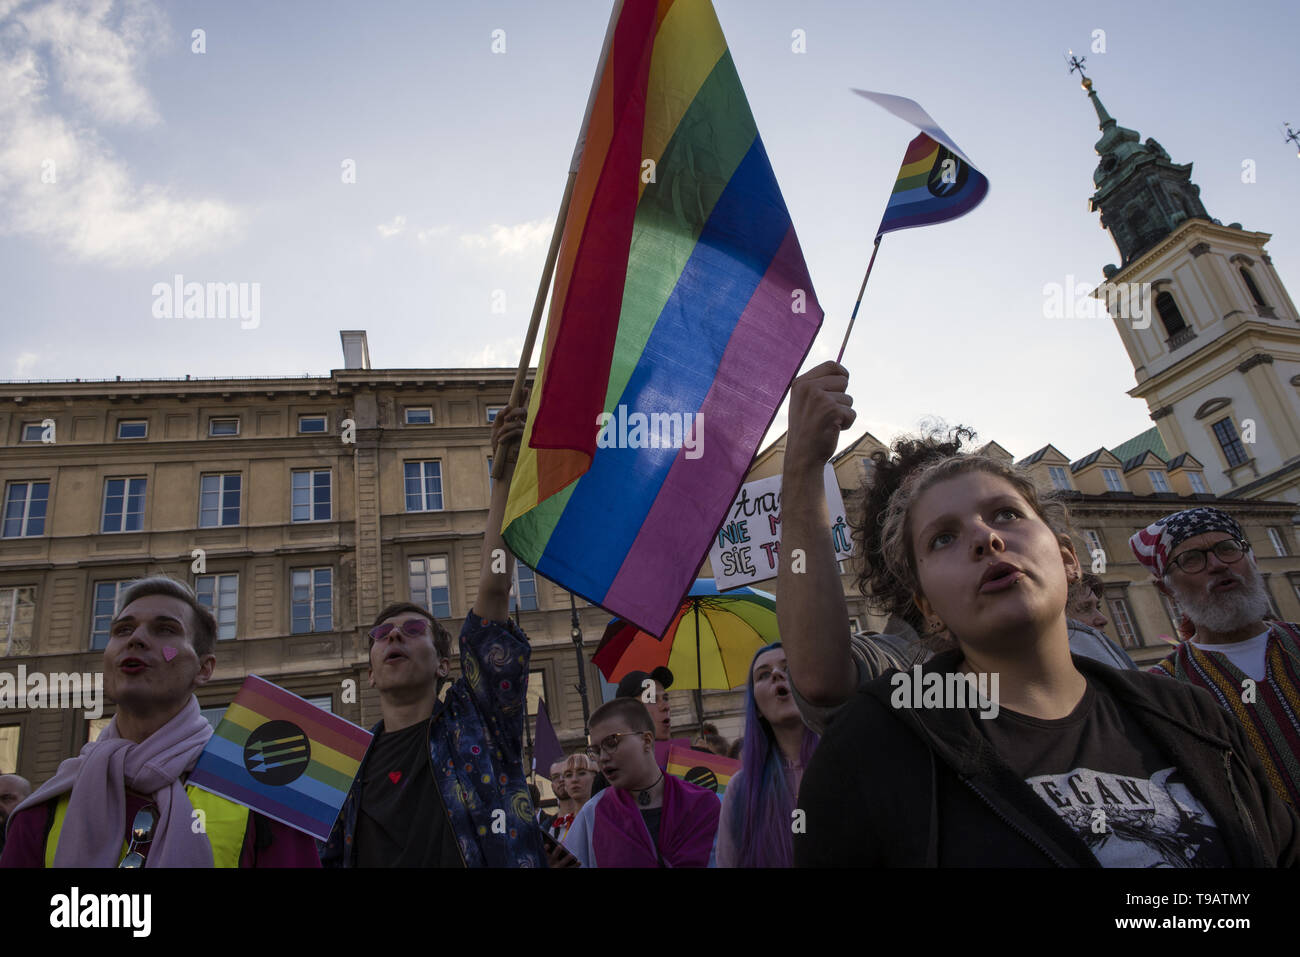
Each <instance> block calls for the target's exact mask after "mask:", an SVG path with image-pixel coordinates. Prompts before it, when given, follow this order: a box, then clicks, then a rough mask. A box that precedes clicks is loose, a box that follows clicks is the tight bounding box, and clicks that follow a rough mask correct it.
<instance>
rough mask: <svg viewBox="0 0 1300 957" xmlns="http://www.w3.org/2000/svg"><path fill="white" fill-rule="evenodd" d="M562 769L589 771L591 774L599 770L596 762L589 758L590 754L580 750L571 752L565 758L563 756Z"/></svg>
mask: <svg viewBox="0 0 1300 957" xmlns="http://www.w3.org/2000/svg"><path fill="white" fill-rule="evenodd" d="M564 770H565V771H590V772H591V773H592V774H596V773H597V772H599V771H600V767H599V766H598V765H597V764H596V762H595V761H593V760H592V759H591V756H590V755H588V754H583V753H582V752H581V751H579V752H578V753H577V754H571V755H569V756H568V757H567V758H565V760H564Z"/></svg>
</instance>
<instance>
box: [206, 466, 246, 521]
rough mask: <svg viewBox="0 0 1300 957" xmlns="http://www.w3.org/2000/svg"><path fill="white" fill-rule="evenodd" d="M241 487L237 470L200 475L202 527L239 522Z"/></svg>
mask: <svg viewBox="0 0 1300 957" xmlns="http://www.w3.org/2000/svg"><path fill="white" fill-rule="evenodd" d="M239 487H240V476H239V474H238V473H237V472H236V473H231V474H228V475H203V476H200V477H199V527H200V528H215V527H217V526H220V525H238V524H239Z"/></svg>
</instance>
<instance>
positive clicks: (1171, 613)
mask: <svg viewBox="0 0 1300 957" xmlns="http://www.w3.org/2000/svg"><path fill="white" fill-rule="evenodd" d="M1158 594H1159V595H1160V604H1161V605H1163V606H1164V609H1165V614H1166V615H1167V616H1168V617H1169V626H1170V627H1171V628H1172V629H1173V630H1172V631H1170V632H1169V637H1171V638H1173V639H1174V641H1178V640H1179V639H1180V638H1181V637H1182V634H1181V632H1179V630H1178V623H1179V621H1181V620H1182V613H1181V612H1180V611H1179V610H1178V606H1177V605H1175V604H1174V603H1173V601H1172V600H1171V599H1170V598H1169V596H1168V595H1166V594H1165V593H1164V592H1159V593H1158Z"/></svg>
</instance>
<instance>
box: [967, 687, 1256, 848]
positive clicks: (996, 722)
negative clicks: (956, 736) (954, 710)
mask: <svg viewBox="0 0 1300 957" xmlns="http://www.w3.org/2000/svg"><path fill="white" fill-rule="evenodd" d="M975 724H976V725H978V726H979V728H980V730H981V731H982V732H983V733H984V735H985V737H986V738H988V740H989V743H990V744H992V745H993V748H994V750H995V751H997V753H998V756H999V757H1001V758H1002V760H1003V761H1005V762H1006V763H1007V765H1008V766H1010V767H1011V769H1012V770H1013V771H1015V772H1016V774H1017V775H1019V776H1020V777H1022V778H1024V780H1025V783H1026V784H1028V785H1029V787H1030V789H1031V790H1032V791H1033V792H1034V793H1035V794H1036V795H1038V797H1039V798H1041V799H1042V800H1043V802H1044V803H1045V804H1046V805H1047V806H1048V807H1050V808H1051V809H1052V810H1053V811H1055V812H1056V813H1057V814H1058V815H1059V816H1060V818H1061V820H1062V821H1064V822H1065V823H1066V824H1067V825H1069V826H1070V827H1071V828H1073V829H1074V831H1075V833H1077V834H1078V835H1079V837H1080V838H1082V839H1083V842H1084V843H1085V844H1087V845H1088V849H1089V850H1090V851H1092V853H1093V855H1094V856H1095V857H1096V858H1097V860H1098V862H1100V863H1101V865H1102V866H1103V867H1228V866H1230V865H1231V861H1230V860H1229V858H1228V855H1227V852H1226V850H1225V849H1224V846H1223V841H1222V838H1221V837H1220V836H1219V829H1218V825H1216V824H1215V822H1214V820H1213V819H1212V818H1211V817H1210V815H1209V813H1208V812H1207V811H1206V810H1205V808H1204V807H1203V806H1202V805H1201V802H1200V801H1198V800H1197V799H1196V798H1195V797H1194V796H1193V795H1192V793H1191V791H1190V790H1189V789H1188V787H1187V786H1186V784H1184V783H1183V780H1182V775H1181V773H1180V772H1179V770H1178V769H1177V768H1175V767H1173V766H1172V764H1171V762H1170V761H1169V760H1168V759H1167V758H1166V757H1165V756H1164V755H1163V754H1162V753H1161V752H1160V750H1159V748H1158V747H1157V746H1156V744H1155V742H1153V741H1152V740H1151V738H1150V737H1149V736H1148V735H1147V734H1146V732H1145V731H1143V729H1142V726H1141V725H1140V724H1138V722H1137V721H1135V720H1134V719H1133V718H1132V717H1131V716H1130V715H1129V714H1128V713H1127V712H1125V711H1124V710H1123V709H1122V708H1121V707H1120V706H1119V704H1118V703H1117V702H1116V701H1115V699H1114V698H1112V697H1111V695H1110V694H1109V693H1107V691H1106V690H1105V688H1103V687H1101V686H1100V685H1096V684H1094V683H1093V682H1091V681H1089V682H1088V688H1087V690H1086V691H1085V692H1084V695H1083V699H1082V700H1081V701H1080V702H1079V705H1078V707H1076V708H1075V709H1074V711H1073V712H1072V713H1071V714H1069V715H1068V716H1066V717H1064V718H1060V719H1058V720H1055V721H1047V720H1043V719H1041V718H1033V717H1030V716H1029V715H1024V714H1018V713H1016V712H1014V711H1010V710H1008V709H1006V708H1002V709H1001V710H1000V711H999V712H998V716H997V717H996V718H991V719H983V718H977V719H976V720H975Z"/></svg>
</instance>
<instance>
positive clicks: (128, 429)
mask: <svg viewBox="0 0 1300 957" xmlns="http://www.w3.org/2000/svg"><path fill="white" fill-rule="evenodd" d="M148 435H149V423H148V422H146V421H145V420H144V419H123V420H122V421H121V422H119V423H117V437H118V438H119V439H143V438H147V437H148Z"/></svg>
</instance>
